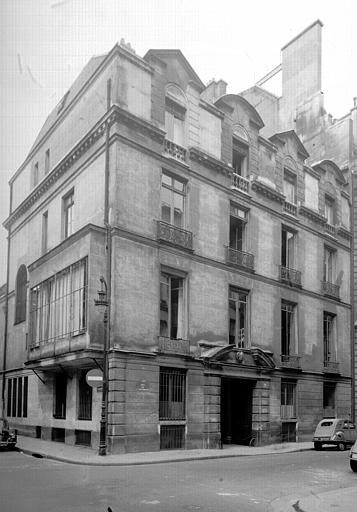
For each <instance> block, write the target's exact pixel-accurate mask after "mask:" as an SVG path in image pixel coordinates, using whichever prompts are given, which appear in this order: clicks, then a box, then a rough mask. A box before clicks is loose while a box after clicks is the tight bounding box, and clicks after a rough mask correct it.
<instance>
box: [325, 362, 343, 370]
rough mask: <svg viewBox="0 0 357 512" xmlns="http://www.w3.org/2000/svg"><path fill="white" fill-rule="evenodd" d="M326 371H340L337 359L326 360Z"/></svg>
mask: <svg viewBox="0 0 357 512" xmlns="http://www.w3.org/2000/svg"><path fill="white" fill-rule="evenodd" d="M324 372H326V373H340V365H339V363H338V362H337V361H324Z"/></svg>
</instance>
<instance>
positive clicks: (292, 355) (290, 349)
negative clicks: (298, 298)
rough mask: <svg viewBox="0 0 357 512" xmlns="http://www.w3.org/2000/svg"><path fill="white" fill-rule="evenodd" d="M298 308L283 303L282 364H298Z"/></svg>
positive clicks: (285, 302) (288, 303)
mask: <svg viewBox="0 0 357 512" xmlns="http://www.w3.org/2000/svg"><path fill="white" fill-rule="evenodd" d="M296 317H297V307H296V305H295V304H292V303H290V302H287V301H282V302H281V363H282V364H289V365H291V364H293V363H294V362H295V363H296V364H298V359H297V357H298V356H297V355H296V346H297V339H298V333H297V318H296Z"/></svg>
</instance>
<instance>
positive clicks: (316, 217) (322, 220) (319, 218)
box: [299, 205, 327, 225]
mask: <svg viewBox="0 0 357 512" xmlns="http://www.w3.org/2000/svg"><path fill="white" fill-rule="evenodd" d="M299 213H300V215H303V216H304V217H307V218H308V219H310V220H313V221H314V222H317V223H318V224H322V225H324V224H326V223H327V219H326V217H324V216H323V215H320V214H319V213H318V212H315V211H314V210H310V208H308V207H307V206H305V205H301V206H300V207H299Z"/></svg>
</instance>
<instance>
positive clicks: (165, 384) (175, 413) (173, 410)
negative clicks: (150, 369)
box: [159, 368, 186, 420]
mask: <svg viewBox="0 0 357 512" xmlns="http://www.w3.org/2000/svg"><path fill="white" fill-rule="evenodd" d="M185 418H186V372H185V371H184V370H180V369H176V368H160V389H159V419H160V420H184V419H185Z"/></svg>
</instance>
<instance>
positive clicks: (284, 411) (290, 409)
mask: <svg viewBox="0 0 357 512" xmlns="http://www.w3.org/2000/svg"><path fill="white" fill-rule="evenodd" d="M280 413H281V418H282V419H290V418H296V382H295V381H291V380H282V381H281V410H280Z"/></svg>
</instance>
